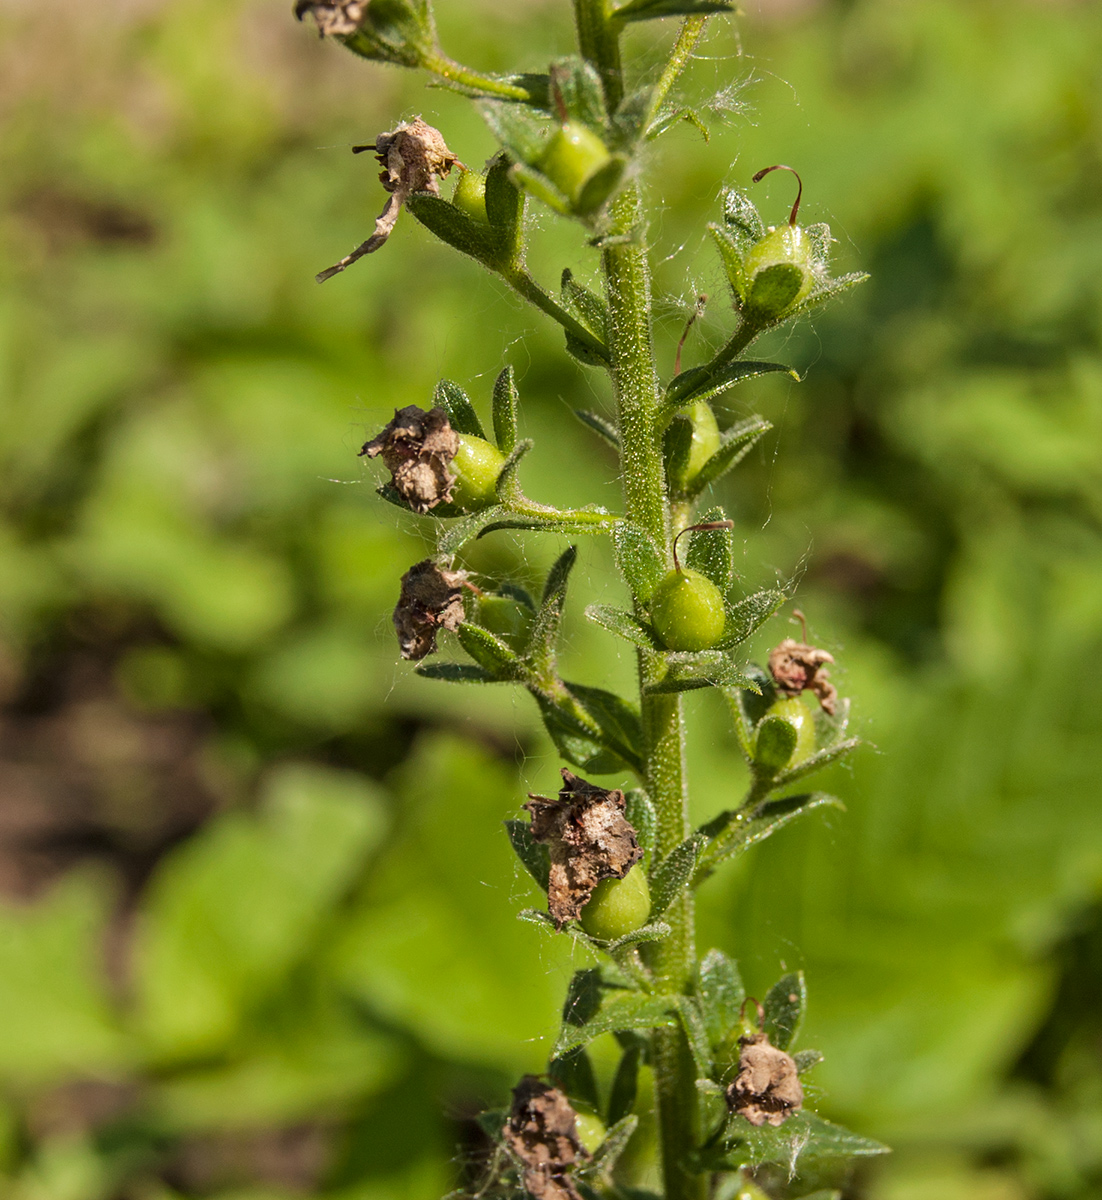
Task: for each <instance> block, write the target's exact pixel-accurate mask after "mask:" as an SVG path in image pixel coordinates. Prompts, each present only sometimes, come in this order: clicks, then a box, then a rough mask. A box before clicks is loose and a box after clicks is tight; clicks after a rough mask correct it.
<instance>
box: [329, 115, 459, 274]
mask: <svg viewBox="0 0 1102 1200" xmlns="http://www.w3.org/2000/svg"><path fill="white" fill-rule="evenodd" d="M354 149H356V150H374V151H375V157H376V158H377V159H378V160H379V163H380V164H381V165H382V168H383V169H382V171H380V172H379V181H380V182H381V183H382V185H383V187H384V188H386V190H387V191H388V192H389V193H390V198H389V199H388V200H387V202H386V205H385V207H384V208H383V211H382V212H381V213H380V214H379V216H378V218H377V219H376V221H375V230H374V232H373V233H372V235H371V236H370V237H369V238H368V239H367V241H366V242H362V243H361V244H360V245H359V246H357V247H356V249H355V250H353V251H352V253H351V254H347V255H345V257H344V258H342V259H341V260H340V262H339V263H334V265H333V266H331V267H329V268H327V269H326V270H324V271H322V272H321V273H320V274H319V275H318V276H317V281H318V283H324V282H325V281H326V280H327V279H330V278H331V277H332V276H334V275H337V274H339V273H340V272H341V271H343V270H344V269H345V267H349V266H351V265H352V264H353V263H354V262H355V261H356V260H357V259H358V258H363V256H364V255H365V254H373V253H374V252H375V251H376V250H378V249H379V247H380V246H381V245H382V244H383V243H384V242H385V241H386V240H387V238H388V237H390V233H391V230H392V229H393V228H394V226H395V224H396V222H397V220H398V214H399V213H400V212H401V211H402V205H403V204H405V202H406V201H407V200H408V199H409V198H410V196H412V195H413V194H414V193H415V192H430V193H431V194H432V195H433V196H439V195H440V184H439V182H438V177H439V178H443V177H445V176H447V174H448V172H449V171H450V170H451V169H452V167H453V166H454V165H455V164H456V163H458V162H459V159H458V158H457V157H456V156H455V155H454V154H453V153H452V152H451V151H450V150H449V149H448V147H447V144H446V143H445V141H444V135H443V134H442V133H441V132H440V130H439V129H434V128H433V127H432V126H431V125H428V124H426V123H425V122H424V121H422V120H421V118H420V117H415V118H414V119H413V120H412V121H409V122H405V121H403V122H402V123H401V124H400V125H398V126H397V128H395V129H392V130H391V131H390V132H389V133H380V134H379V136H378V137H377V138H376V139H375V143H374V145H373V146H356V147H354ZM460 166H462V163H460Z"/></svg>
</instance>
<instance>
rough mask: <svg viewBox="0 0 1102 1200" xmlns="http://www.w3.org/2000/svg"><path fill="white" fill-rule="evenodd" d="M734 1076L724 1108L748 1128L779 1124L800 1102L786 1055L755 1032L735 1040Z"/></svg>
mask: <svg viewBox="0 0 1102 1200" xmlns="http://www.w3.org/2000/svg"><path fill="white" fill-rule="evenodd" d="M739 1046H740V1047H741V1053H740V1054H739V1060H738V1075H737V1076H736V1077H735V1080H734V1082H732V1083H731V1084H729V1085H728V1087H727V1107H728V1108H729V1109H730V1110H731V1111H732V1112H735V1113H738V1114H739V1116H742V1117H745V1118H746V1119H747V1120H748V1121H749V1122H750V1124H751V1125H765V1124H766V1123H768V1124H770V1125H780V1124H781V1123H782V1122H783V1121H784V1119H785V1118H786V1117H787V1116H788V1115H789V1113H794V1112H796V1111H797V1109H799V1108H800V1107H801V1106H802V1105H803V1102H804V1089H803V1088H802V1087H801V1086H800V1080H799V1076H798V1075H797V1073H796V1062H795V1060H794V1059H793V1058H792V1056H791V1055H790V1054H786V1053H785V1052H784V1051H783V1050H778V1049H777V1047H776V1046H772V1045H770V1043H769V1035H768V1034H765V1033H756V1034H754V1035H753V1037H746V1038H740V1039H739Z"/></svg>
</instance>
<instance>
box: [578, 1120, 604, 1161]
mask: <svg viewBox="0 0 1102 1200" xmlns="http://www.w3.org/2000/svg"><path fill="white" fill-rule="evenodd" d="M575 1112H576V1113H577V1119H576V1121H575V1124H574V1129H575V1131H576V1132H577V1134H578V1141H579V1142H581V1144H582V1145H583V1146H584V1147H585V1148H586V1149H587V1150H588V1151H589V1153H590V1154H593V1153H595V1151H596V1150H597V1147H598V1146H599V1145H600V1144H601V1143H602V1142H603V1141H604V1140H605V1134H607V1133H608V1130H607V1129H606V1128H605V1123H604V1121H602V1120H601V1118H600V1117H598V1116H597V1115H596V1113H591V1112H586V1111H585V1109H575Z"/></svg>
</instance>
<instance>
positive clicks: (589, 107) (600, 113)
mask: <svg viewBox="0 0 1102 1200" xmlns="http://www.w3.org/2000/svg"><path fill="white" fill-rule="evenodd" d="M551 74H552V76H553V77H554V79H555V83H556V84H557V86H558V89H559V94H560V95H561V96H562V100H563V104H564V105H565V106H566V112H567V115H568V116H569V117H570V119H571V120H573V121H580V122H581V123H582V124H583V125H588V126H589V128H590V129H592V130H593V131H594V132H595V133H598V134H603V133H604V131H605V126H606V125H607V123H608V114H607V113H606V112H605V94H604V88H602V87H601V77H600V75H598V74H597V72H596V71H595V70H594V69H593V67H592V66H590V64H589V63H587V62H586V61H585V59H584V58H579V57H578V56H577V55H573V54H572V55H569V56H567V57H566V58H559V59H556V60H555V61H554V62H553V63H552V64H551Z"/></svg>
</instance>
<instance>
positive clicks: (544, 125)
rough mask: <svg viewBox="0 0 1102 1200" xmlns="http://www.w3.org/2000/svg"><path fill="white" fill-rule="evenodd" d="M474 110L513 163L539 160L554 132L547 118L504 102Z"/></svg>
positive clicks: (483, 104) (486, 102)
mask: <svg viewBox="0 0 1102 1200" xmlns="http://www.w3.org/2000/svg"><path fill="white" fill-rule="evenodd" d="M476 107H477V109H478V111H479V112H480V113H481V114H482V119H483V120H484V121H485V122H486V124H487V125H489V127H490V129H491V130H492V131H493V132H494V134H495V135H496V136H497V140H498V141H499V142H500V143H501V144H502V145H503V146H504V147H505V148H506V150H508V151H509V154H510V157H512V158H513V159H514V161H515V163H534V162H537V161H538V160H539V158H540V155H541V154H542V153H543V148H544V144H545V142H546V139H547V135H548V134H549V133H550V132H551V130H552V129H553V128H554V123H553V122H552V120H551V118H550V117H549V116H548V115H547V114H545V113H542V112H540V111H539V110H538V109H533V108H530V107H528V106H527V105H524V104H511V103H510V102H509V101H507V100H482V101H480V102H479V103H478V104H477V105H476ZM513 169H514V170H515V166H514V168H513ZM488 212H489V209H488V207H487V215H488Z"/></svg>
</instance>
